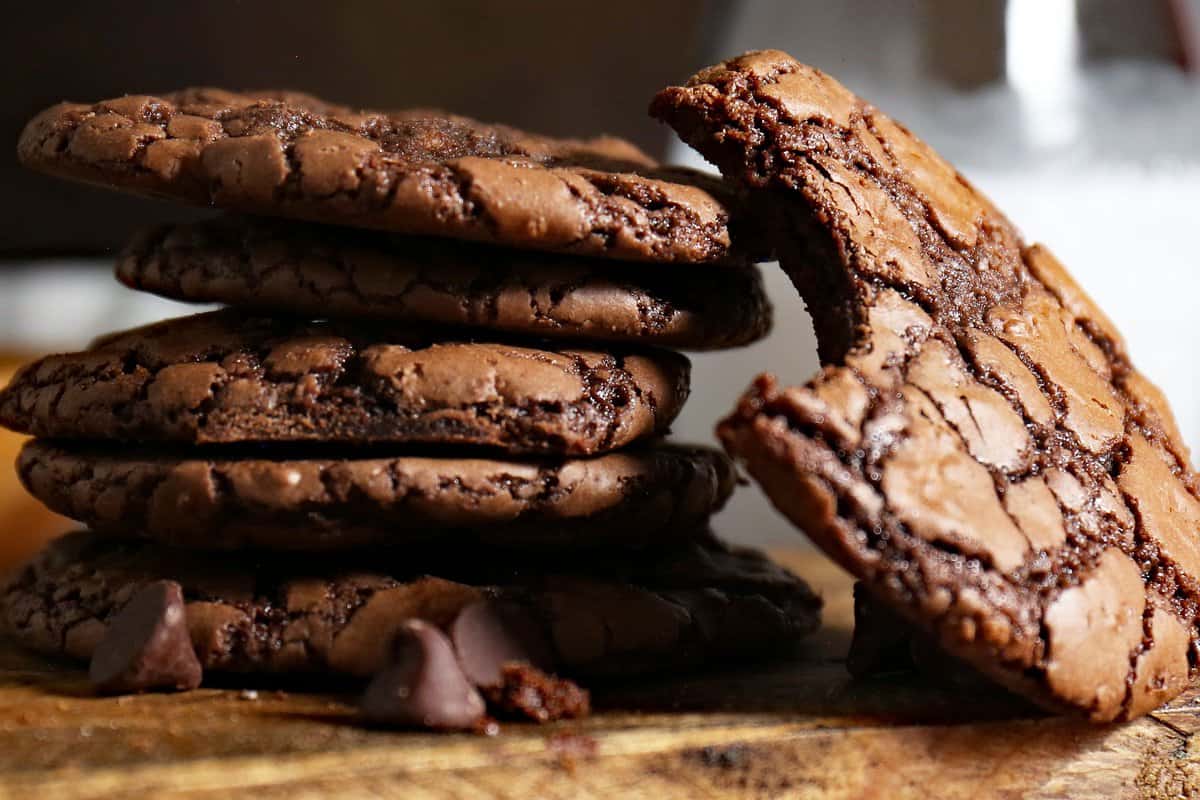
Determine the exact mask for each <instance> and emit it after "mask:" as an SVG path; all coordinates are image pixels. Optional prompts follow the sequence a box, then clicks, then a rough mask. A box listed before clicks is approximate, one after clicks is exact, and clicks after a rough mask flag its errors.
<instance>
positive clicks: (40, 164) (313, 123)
mask: <svg viewBox="0 0 1200 800" xmlns="http://www.w3.org/2000/svg"><path fill="white" fill-rule="evenodd" d="M17 155H18V157H19V158H20V160H21V162H22V163H23V164H25V165H26V166H28V167H32V168H34V169H38V170H41V171H43V172H48V173H51V174H54V175H59V176H62V177H66V178H71V179H74V180H82V181H87V182H90V183H96V184H100V185H103V186H108V187H112V188H117V189H122V190H125V191H133V192H138V193H141V194H149V195H154V196H159V197H166V198H172V199H176V200H182V201H185V202H189V203H194V204H198V205H202V206H214V207H218V208H228V209H233V210H238V211H247V212H252V213H256V214H265V215H271V216H283V217H292V218H299V219H306V220H311V221H314V222H322V223H334V224H340V225H351V226H356V227H367V228H382V229H385V230H391V231H396V232H400V233H410V234H422V235H432V236H449V237H454V238H462V239H471V240H475V241H484V242H492V243H495V244H501V245H507V246H512V247H521V248H525V249H532V250H548V251H554V252H571V253H582V254H588V255H603V256H607V257H610V258H625V259H633V260H638V261H674V262H689V263H694V262H707V261H718V260H729V259H731V258H735V257H736V256H735V255H734V254H733V252H732V250H733V244H732V242H731V238H730V230H729V223H730V213H729V211H728V207H727V202H728V201H729V199H730V193H729V192H728V191H727V190H726V189H725V187H724V186H723V185H722V184H721V182H720V181H719V180H714V179H712V178H709V177H708V176H705V175H702V174H700V173H694V172H690V171H688V170H683V169H671V168H664V167H662V166H660V165H659V164H658V163H656V162H655V161H654V160H653V159H651V158H649V157H648V156H647V155H645V154H644V153H642V152H641V151H640V150H638V148H636V147H635V146H634V145H632V144H630V143H629V142H626V141H623V140H620V139H614V138H609V137H601V138H597V139H590V140H586V141H583V140H574V139H551V138H548V137H545V136H538V135H535V134H531V133H526V132H523V131H518V130H515V129H513V128H508V127H505V126H502V125H489V124H485V123H481V122H478V121H476V120H472V119H467V118H466V117H460V116H455V115H453V114H446V113H444V112H441V111H434V110H428V109H414V110H408V111H392V112H384V111H370V110H359V109H351V108H347V107H345V106H339V105H335V104H331V103H327V102H325V101H323V100H320V99H318V98H315V97H312V96H310V95H305V94H301V93H299V92H251V93H243V94H239V93H236V92H228V91H224V90H220V89H211V88H199V89H184V90H182V91H178V92H173V93H170V94H165V95H162V96H148V95H130V96H126V97H118V98H113V99H110V100H102V101H100V102H98V103H92V104H87V103H85V104H80V103H60V104H59V105H56V106H53V107H51V108H48V109H46V110H45V111H43V112H42V113H41V114H39V115H37V116H36V117H34V119H32V120H31V121H30V122H29V124H28V125H27V126H26V127H25V130H24V131H23V132H22V134H21V138H20V141H19V143H18V145H17Z"/></svg>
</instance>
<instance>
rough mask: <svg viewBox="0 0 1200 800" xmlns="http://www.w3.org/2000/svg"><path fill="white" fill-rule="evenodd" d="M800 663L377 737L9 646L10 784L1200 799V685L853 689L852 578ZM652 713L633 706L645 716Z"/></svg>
mask: <svg viewBox="0 0 1200 800" xmlns="http://www.w3.org/2000/svg"><path fill="white" fill-rule="evenodd" d="M777 555H778V557H780V559H781V560H783V561H785V562H786V563H788V564H789V565H790V566H792V567H793V568H794V569H797V570H798V571H800V572H801V573H802V574H804V575H806V576H808V577H809V579H810V580H811V581H812V582H813V583H814V585H816V586H818V587H819V588H820V589H821V590H822V592H823V594H824V595H825V597H826V601H827V606H828V607H827V613H826V616H827V620H828V624H827V626H826V628H825V629H824V630H823V631H822V632H821V633H820V634H819V635H818V636H817V637H816V638H815V639H814V640H813V642H812V643H811V644H810V646H809V647H808V648H807V649H806V651H805V652H804V653H803V654H802V655H801V656H800V657H798V658H797V659H796V660H794V661H789V662H788V663H781V664H775V665H772V666H771V667H769V668H766V669H759V670H755V671H753V672H740V673H739V672H735V673H729V672H726V673H722V674H709V675H705V676H699V677H697V676H693V677H691V678H688V679H673V680H662V681H656V682H654V683H651V684H649V685H647V684H640V685H636V686H634V685H627V686H613V687H607V688H605V689H604V690H602V691H598V692H597V693H596V699H597V702H598V705H600V706H601V707H602V710H601V711H600V712H599V713H597V714H596V715H595V716H594V717H593V718H591V719H589V720H585V721H582V722H573V723H564V724H557V725H550V726H544V727H538V726H534V725H524V724H506V725H505V726H504V730H503V732H502V734H501V735H500V736H497V737H495V738H483V737H477V736H470V735H426V734H417V733H402V732H393V731H381V730H367V729H364V728H362V727H360V726H359V725H357V724H356V723H355V720H354V711H353V706H352V705H351V703H352V701H353V697H352V696H345V695H331V694H318V693H309V692H302V691H294V690H293V691H288V692H276V691H272V690H268V689H264V688H260V689H259V690H258V692H257V694H256V695H255V694H249V693H246V692H242V691H239V690H237V689H203V690H200V691H197V692H192V693H190V694H184V695H145V696H138V697H122V698H95V697H91V696H89V693H88V689H87V685H86V682H85V681H84V679H83V675H82V672H81V671H80V670H79V669H77V668H75V667H72V666H70V665H65V664H54V663H47V662H45V661H42V660H40V659H35V658H31V657H29V656H27V655H25V654H23V653H21V652H20V651H18V650H16V649H15V648H13V647H11V646H7V645H4V646H0V796H2V797H18V798H58V797H64V798H66V797H70V798H100V797H104V798H108V797H121V798H124V797H129V798H135V797H136V798H141V797H148V796H153V797H186V798H217V797H230V796H240V795H252V796H253V797H255V798H259V799H261V800H268V799H269V798H288V800H297V799H298V798H307V797H325V796H329V797H338V798H351V797H402V798H474V797H501V798H568V797H569V798H577V797H579V798H589V797H597V798H601V797H603V798H607V797H620V798H653V799H654V800H671V799H672V798H707V797H795V798H810V797H811V798H817V797H821V798H827V797H828V798H861V797H868V798H904V797H921V798H928V797H950V798H958V797H962V798H968V797H970V798H982V797H1088V798H1090V797H1103V798H1117V797H1151V798H1167V797H1180V796H1190V795H1191V794H1192V793H1194V792H1200V752H1197V746H1196V744H1195V743H1194V742H1193V739H1192V733H1193V732H1195V731H1196V730H1200V697H1198V696H1197V693H1195V692H1192V693H1189V694H1188V695H1187V696H1185V697H1183V698H1181V699H1179V700H1178V701H1176V702H1175V703H1173V704H1172V705H1171V706H1170V707H1168V708H1166V709H1164V710H1162V711H1160V712H1158V713H1156V714H1154V715H1153V716H1151V717H1147V718H1144V719H1141V720H1139V721H1137V722H1133V723H1130V724H1128V725H1124V726H1115V727H1105V728H1097V727H1092V726H1089V725H1088V724H1086V723H1083V722H1080V721H1076V720H1067V719H1056V718H1049V717H1045V716H1043V715H1041V714H1039V713H1038V712H1037V711H1035V710H1033V709H1031V708H1029V707H1028V706H1027V705H1025V704H1024V703H1022V702H1021V701H1020V700H1017V699H1015V698H1013V697H1011V696H1009V695H1006V694H1003V693H1000V692H995V693H989V694H983V695H980V694H978V693H975V694H965V693H962V692H957V693H956V692H954V691H951V690H947V689H945V688H941V687H938V686H935V685H932V684H930V683H928V682H923V681H921V680H919V679H917V678H912V679H904V680H898V679H895V678H888V679H879V680H872V681H865V682H864V681H859V682H855V681H852V680H850V678H849V677H848V676H847V674H846V672H845V669H844V666H843V663H842V657H843V655H844V653H845V648H846V645H847V642H848V637H849V628H850V583H849V580H848V579H847V578H846V577H844V576H843V575H841V574H840V573H838V572H837V571H836V570H835V569H834V568H833V567H832V566H830V565H829V564H828V562H826V561H825V560H824V559H823V558H821V557H820V556H817V555H813V554H806V553H795V552H793V553H784V554H777ZM634 708H637V709H650V710H648V711H646V710H641V711H632V710H629V709H634Z"/></svg>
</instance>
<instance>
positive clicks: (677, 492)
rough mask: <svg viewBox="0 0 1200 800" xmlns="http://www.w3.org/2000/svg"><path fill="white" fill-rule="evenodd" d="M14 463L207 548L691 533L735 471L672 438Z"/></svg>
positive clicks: (601, 539) (608, 539)
mask: <svg viewBox="0 0 1200 800" xmlns="http://www.w3.org/2000/svg"><path fill="white" fill-rule="evenodd" d="M18 470H19V472H20V475H21V479H22V481H23V482H24V483H25V486H26V487H27V488H28V489H29V491H30V492H31V493H32V494H33V495H34V496H35V497H37V498H38V499H40V500H41V501H42V502H43V503H45V504H46V505H48V506H50V507H51V508H52V509H54V510H55V511H57V512H58V513H60V514H64V515H66V516H68V517H71V518H73V519H77V520H79V521H80V522H83V523H85V524H86V525H88V526H89V527H91V528H93V529H96V530H100V531H102V532H104V533H112V534H118V535H126V536H145V537H148V538H151V539H155V540H157V541H161V542H164V543H167V544H172V545H177V546H182V547H197V548H205V549H209V548H214V549H236V548H242V547H255V548H265V549H273V550H336V549H343V548H348V547H362V546H367V545H412V544H417V543H434V544H436V543H439V542H441V543H459V544H462V545H467V544H470V543H473V542H474V543H484V544H491V545H496V546H536V547H538V548H552V549H574V548H589V547H613V546H620V547H635V548H639V547H647V546H656V545H661V544H664V543H667V542H671V541H678V540H680V539H686V538H689V537H691V536H693V535H694V534H695V533H696V531H697V530H698V529H700V528H702V526H703V524H704V523H705V521H706V520H707V519H708V517H709V515H711V514H712V513H713V512H715V511H716V510H717V509H719V508H720V507H721V506H722V505H724V503H725V501H726V500H727V499H728V498H729V495H730V493H731V492H732V491H733V487H734V484H735V482H736V481H737V475H736V473H735V470H734V468H733V465H732V463H731V462H730V461H729V459H728V458H726V457H725V455H724V454H722V453H720V452H718V451H715V450H710V449H708V448H702V447H679V446H673V445H658V446H652V447H639V448H635V449H633V450H628V451H622V452H619V453H610V454H607V455H603V456H600V457H599V458H593V459H572V460H567V461H500V460H487V459H470V458H428V457H417V456H408V457H388V458H368V457H361V456H360V457H353V458H338V459H326V458H286V457H285V458H280V459H272V458H270V457H268V456H266V455H263V454H261V453H255V454H251V455H247V456H244V457H240V458H232V457H228V456H225V455H223V454H221V453H220V451H218V452H217V453H214V454H211V455H205V454H203V453H192V452H182V451H181V452H176V453H174V454H172V455H165V454H154V453H150V452H138V451H136V450H135V451H129V450H124V451H123V450H121V449H113V448H111V447H102V446H101V447H93V446H78V445H67V444H62V445H59V444H55V443H52V442H45V441H40V440H35V441H33V442H30V443H29V444H27V445H26V446H25V448H24V450H23V451H22V453H21V456H20V459H19V461H18Z"/></svg>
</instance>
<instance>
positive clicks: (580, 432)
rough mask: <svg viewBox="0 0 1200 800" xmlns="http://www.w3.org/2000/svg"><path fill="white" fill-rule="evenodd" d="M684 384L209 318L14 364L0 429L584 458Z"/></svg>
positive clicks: (577, 353) (674, 374)
mask: <svg viewBox="0 0 1200 800" xmlns="http://www.w3.org/2000/svg"><path fill="white" fill-rule="evenodd" d="M688 372H689V365H688V361H687V359H686V358H685V357H683V356H681V355H678V354H677V353H674V352H671V351H667V350H657V349H645V350H638V351H637V352H629V351H623V350H615V351H614V352H611V353H599V352H594V351H589V350H578V349H573V348H554V349H540V348H536V347H527V346H518V345H510V344H500V343H495V342H474V341H470V340H466V339H461V338H453V337H450V336H444V335H441V334H437V333H433V332H429V331H423V330H420V329H414V328H398V326H394V325H386V324H380V325H375V326H372V325H369V324H356V323H353V322H307V321H303V320H297V319H292V318H266V317H256V316H251V315H248V314H246V313H243V312H239V311H236V310H225V311H216V312H211V313H207V314H197V315H195V316H191V317H183V318H179V319H174V320H168V321H167V322H162V323H158V324H156V325H151V326H148V327H145V328H139V329H137V330H133V331H126V332H124V333H119V334H114V335H112V336H109V337H107V338H105V339H102V340H100V341H99V342H97V343H96V344H95V345H94V346H93V347H92V348H91V349H90V350H87V351H85V352H82V353H74V354H70V355H58V356H49V357H47V358H43V359H41V360H40V361H37V362H35V363H33V364H31V365H29V366H28V367H26V368H24V369H23V370H22V371H21V372H19V373H18V374H17V375H16V377H14V378H13V380H12V381H11V382H10V383H9V385H8V386H7V387H5V389H4V390H3V391H0V424H3V425H5V426H7V427H10V428H12V429H14V430H17V431H20V432H24V433H31V434H34V435H36V436H44V437H48V438H57V439H101V440H106V441H107V440H123V441H147V442H161V443H165V442H174V443H185V444H207V443H215V442H220V443H234V442H243V443H244V442H300V441H304V442H314V441H322V442H336V443H341V444H366V443H393V444H395V443H421V444H439V445H471V446H478V447H487V448H491V449H493V450H497V451H503V452H506V453H536V454H559V455H566V454H570V455H591V454H595V453H602V452H606V451H609V450H615V449H618V448H621V447H624V446H625V445H628V444H630V443H632V442H634V441H636V440H638V439H642V438H646V437H649V436H652V435H655V434H658V433H662V432H664V431H665V430H666V429H667V427H668V426H669V425H670V423H671V421H672V420H673V419H674V418H675V415H676V414H678V412H679V410H680V408H681V406H682V405H683V402H684V400H685V399H686V398H687V393H688Z"/></svg>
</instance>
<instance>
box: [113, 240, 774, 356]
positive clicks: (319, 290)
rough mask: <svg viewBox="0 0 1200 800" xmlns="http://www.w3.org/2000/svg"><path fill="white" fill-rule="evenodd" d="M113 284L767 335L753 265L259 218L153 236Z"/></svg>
mask: <svg viewBox="0 0 1200 800" xmlns="http://www.w3.org/2000/svg"><path fill="white" fill-rule="evenodd" d="M117 277H118V278H119V279H120V280H121V281H122V282H123V283H125V284H126V285H127V286H129V287H130V288H133V289H139V290H143V291H149V292H154V293H156V294H161V295H163V296H165V297H172V298H175V299H176V300H188V301H193V302H206V303H208V302H211V303H226V304H228V305H232V306H238V307H244V308H252V309H258V310H261V311H268V312H282V313H290V314H304V315H310V316H318V317H326V316H331V317H337V316H342V317H354V318H363V317H367V318H376V319H388V320H398V321H403V322H417V323H422V322H427V323H439V324H446V325H462V326H469V327H472V328H485V329H488V330H497V331H506V332H510V333H517V334H527V335H533V336H544V337H553V338H556V339H561V338H573V339H579V340H596V341H613V342H640V343H645V344H654V345H662V346H665V347H678V348H682V349H684V350H714V349H719V348H725V347H736V346H738V345H743V344H749V343H750V342H753V341H755V340H756V339H760V338H762V337H763V336H765V335H766V333H767V331H768V330H769V329H770V327H771V305H770V302H769V301H768V300H767V296H766V293H765V292H764V291H763V285H762V277H761V275H760V274H759V271H758V269H757V268H756V267H753V266H743V267H737V266H723V267H720V268H716V267H714V268H712V269H698V268H696V267H694V266H676V265H667V264H664V265H660V266H657V267H654V268H646V267H644V266H636V265H631V264H622V263H619V262H613V261H602V260H600V259H592V258H579V257H575V256H564V255H546V254H541V253H533V252H529V251H516V250H501V249H498V248H494V247H487V246H484V245H477V244H470V243H465V242H449V241H446V240H437V239H422V238H415V237H398V236H392V235H388V234H379V233H376V232H373V231H356V230H350V229H343V228H333V227H317V226H311V225H304V224H300V223H280V222H272V221H269V220H263V219H245V218H227V217H226V218H217V219H214V220H210V221H207V222H202V223H198V224H194V225H176V226H164V227H161V228H157V229H154V230H149V231H146V232H144V233H143V234H141V235H140V236H138V237H137V238H136V239H135V240H134V241H133V242H131V243H130V245H129V247H127V248H126V250H125V251H124V253H122V255H121V257H120V259H119V260H118V262H117Z"/></svg>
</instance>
